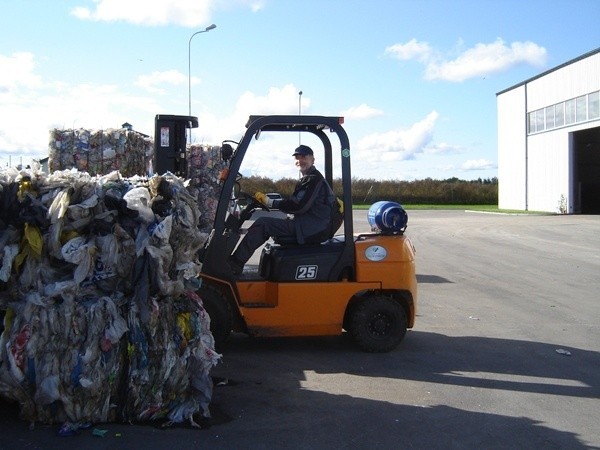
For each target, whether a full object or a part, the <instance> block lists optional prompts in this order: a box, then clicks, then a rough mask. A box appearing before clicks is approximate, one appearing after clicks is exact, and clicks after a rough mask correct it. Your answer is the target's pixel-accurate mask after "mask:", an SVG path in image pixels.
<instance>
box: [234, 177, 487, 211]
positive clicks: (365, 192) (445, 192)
mask: <svg viewBox="0 0 600 450" xmlns="http://www.w3.org/2000/svg"><path fill="white" fill-rule="evenodd" d="M296 181H297V180H295V179H292V178H283V179H281V180H277V181H273V180H271V179H269V178H266V177H254V176H253V177H247V178H243V179H242V180H240V184H241V186H242V190H243V191H245V192H248V193H254V192H256V191H261V192H279V193H280V194H281V195H283V196H284V197H285V196H288V195H290V194H291V193H292V192H293V191H294V186H295V185H296ZM333 189H334V191H335V192H336V193H337V194H338V195H340V194H341V192H342V182H341V180H339V179H338V180H334V182H333ZM379 200H388V201H393V202H398V203H400V204H402V205H416V204H430V205H497V204H498V179H497V178H496V177H494V178H487V179H481V178H479V179H477V180H469V181H465V180H460V179H458V178H456V177H454V178H448V179H446V180H434V179H432V178H425V179H424V180H413V181H397V180H396V181H381V180H373V179H360V178H353V179H352V203H353V204H355V205H362V204H370V203H374V202H376V201H379Z"/></svg>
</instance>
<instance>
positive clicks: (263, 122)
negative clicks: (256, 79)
mask: <svg viewBox="0 0 600 450" xmlns="http://www.w3.org/2000/svg"><path fill="white" fill-rule="evenodd" d="M343 122H344V119H343V117H325V116H308V115H307V116H303V115H272V116H250V118H249V120H248V122H247V124H246V132H245V134H244V136H243V137H242V139H241V140H240V141H239V142H234V141H225V142H224V143H223V145H222V147H221V156H222V158H223V159H224V161H226V162H227V163H228V167H227V169H225V170H224V171H223V172H222V174H221V181H222V189H221V192H220V197H219V203H218V207H217V211H216V214H215V219H214V225H213V229H212V231H211V233H210V236H209V238H208V240H207V242H206V244H205V246H204V248H203V249H202V250H201V251H200V261H201V263H202V268H201V273H200V274H199V277H200V279H201V283H202V284H201V288H200V290H199V292H198V293H199V295H200V297H201V298H202V300H203V302H204V306H205V308H206V310H207V312H208V313H209V315H210V318H211V331H212V334H213V336H214V338H215V342H216V346H217V349H221V348H222V347H223V344H224V343H225V342H226V341H227V339H228V337H229V336H230V334H231V332H232V331H236V332H242V333H246V334H248V335H250V336H256V337H275V336H277V337H283V336H290V337H291V336H327V335H341V334H342V333H343V332H344V331H345V332H347V333H349V335H350V336H351V337H352V338H353V340H354V341H355V343H356V344H357V345H358V347H359V348H361V349H362V350H364V351H367V352H387V351H390V350H393V349H394V348H396V347H397V345H398V344H399V343H400V342H401V341H402V339H403V338H404V335H405V334H406V330H407V328H412V327H413V326H414V323H415V314H416V304H417V281H416V274H415V250H414V247H413V245H412V244H411V242H410V240H409V239H408V237H407V236H406V235H405V234H404V230H405V228H406V223H407V220H408V219H407V216H406V213H405V212H404V210H403V209H402V208H401V206H400V205H398V204H393V205H392V206H393V207H392V208H391V209H388V210H386V211H384V212H383V213H382V212H381V211H380V212H377V211H372V210H373V207H372V208H371V210H369V223H371V222H373V223H372V225H373V230H374V231H372V232H369V233H360V234H354V230H353V222H352V183H351V181H352V175H351V170H350V143H349V141H348V136H347V134H346V131H345V130H344V128H343V126H342V125H343ZM272 132H274V133H286V132H287V133H290V132H292V133H310V134H312V135H314V136H316V137H317V138H318V140H319V141H320V142H321V143H322V149H317V148H315V147H313V149H314V150H315V154H316V155H319V156H320V159H319V161H322V162H323V164H324V177H325V179H326V180H327V182H328V183H329V185H330V186H332V187H333V175H332V174H333V162H334V154H333V146H332V143H331V140H330V138H329V135H331V136H333V135H335V136H337V140H338V141H339V142H335V143H336V144H337V145H338V147H337V150H336V151H337V152H339V158H338V159H339V161H341V177H342V192H341V193H337V192H336V195H337V196H338V197H339V198H341V200H342V202H343V226H342V227H341V228H340V230H338V232H341V233H340V234H336V235H335V236H332V237H331V238H330V239H328V240H326V241H324V242H322V243H320V244H308V245H307V244H305V245H298V244H289V243H284V242H271V241H269V242H268V243H267V244H266V245H265V246H264V247H263V248H262V250H257V252H258V251H260V252H261V255H260V262H259V264H258V266H253V267H252V266H250V267H249V266H248V265H247V266H246V268H247V269H249V270H245V271H244V273H243V275H242V277H236V276H235V275H234V274H233V273H232V271H231V269H230V267H229V265H228V264H227V259H228V257H229V256H230V255H231V254H232V252H233V251H234V249H235V247H236V245H237V244H238V242H239V240H240V237H241V235H242V234H243V232H244V230H245V228H244V224H245V222H247V221H248V220H252V215H253V214H255V213H257V211H259V210H263V212H261V213H262V214H272V213H274V212H273V211H269V208H267V207H266V206H265V205H263V204H262V203H260V202H258V201H257V200H256V199H254V197H253V196H252V195H251V193H248V192H243V191H242V189H241V185H242V183H240V181H241V180H242V175H241V174H240V172H239V170H240V166H241V164H242V161H243V159H244V157H245V156H246V152H247V150H248V147H249V146H250V144H251V142H252V140H253V139H258V138H259V137H260V136H261V135H263V134H266V133H272ZM319 151H320V152H322V153H319ZM378 203H385V202H378ZM388 203H389V202H388ZM374 206H377V205H374ZM384 206H385V205H384ZM372 212H373V217H371V214H372ZM386 214H387V216H388V217H383V219H385V220H384V222H385V224H384V225H383V226H379V227H378V226H377V225H381V223H382V216H383V215H386ZM371 219H373V220H371ZM386 224H387V225H386ZM342 231H343V232H342ZM252 269H253V270H252Z"/></svg>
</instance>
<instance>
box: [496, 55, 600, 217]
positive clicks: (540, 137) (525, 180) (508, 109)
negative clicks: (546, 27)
mask: <svg viewBox="0 0 600 450" xmlns="http://www.w3.org/2000/svg"><path fill="white" fill-rule="evenodd" d="M599 89H600V52H598V51H596V53H593V54H591V55H590V56H588V57H586V58H583V59H580V60H574V61H573V62H572V63H570V64H566V65H564V66H562V67H559V68H557V69H555V70H553V71H550V72H548V73H546V74H542V75H541V76H539V77H538V78H533V79H531V80H528V81H526V82H524V83H522V84H520V85H517V86H515V87H514V88H511V89H507V90H506V91H503V92H501V93H499V94H498V96H497V106H498V207H499V208H500V209H517V210H529V211H547V212H568V213H573V212H574V209H575V208H574V206H575V205H574V202H575V200H574V198H573V197H574V196H573V187H572V186H570V183H571V182H572V181H571V179H572V170H573V169H572V167H571V161H572V155H571V154H570V153H571V152H572V151H573V150H572V148H571V147H572V146H571V143H570V133H572V132H574V131H578V130H582V129H586V128H591V127H597V126H599V125H600V124H599V121H598V120H597V119H595V120H592V121H589V122H584V123H577V124H573V125H568V126H563V127H562V128H556V129H552V130H550V131H543V132H540V133H537V134H531V135H528V134H527V119H528V113H529V112H531V111H536V110H538V109H541V108H545V107H548V106H551V105H554V104H556V103H560V102H564V101H566V100H569V99H573V98H576V97H578V96H581V95H586V94H589V93H591V92H595V91H598V90H599Z"/></svg>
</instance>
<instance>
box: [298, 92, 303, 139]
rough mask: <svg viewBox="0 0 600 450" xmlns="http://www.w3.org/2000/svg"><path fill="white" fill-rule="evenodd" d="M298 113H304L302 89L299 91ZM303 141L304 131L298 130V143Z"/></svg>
mask: <svg viewBox="0 0 600 450" xmlns="http://www.w3.org/2000/svg"><path fill="white" fill-rule="evenodd" d="M298 115H299V116H301V115H302V91H300V92H298ZM301 143H302V132H300V131H299V132H298V145H300V144H301Z"/></svg>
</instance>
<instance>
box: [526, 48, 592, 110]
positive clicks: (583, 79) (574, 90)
mask: <svg viewBox="0 0 600 450" xmlns="http://www.w3.org/2000/svg"><path fill="white" fill-rule="evenodd" d="M599 79H600V53H596V54H595V55H591V56H590V57H588V58H585V59H582V60H580V61H576V62H574V63H573V64H569V65H568V66H565V67H562V68H560V69H558V70H556V71H554V72H550V73H548V74H546V75H544V76H542V77H540V78H536V79H534V80H532V81H531V82H529V83H527V112H529V111H534V110H536V109H539V108H543V107H545V106H549V105H552V104H554V103H558V102H562V101H564V100H568V99H570V98H574V97H578V96H580V95H584V94H589V93H590V92H593V91H597V90H598V87H599Z"/></svg>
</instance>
